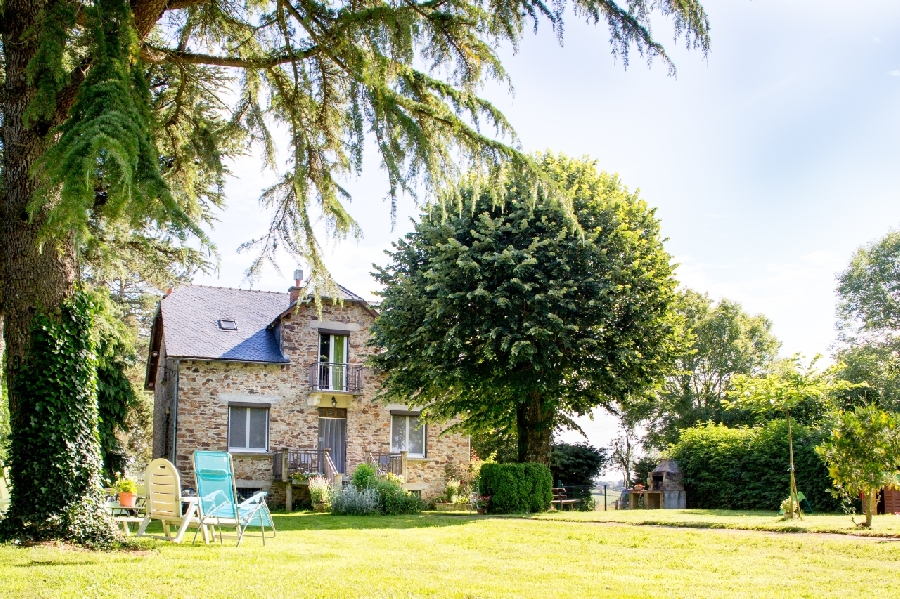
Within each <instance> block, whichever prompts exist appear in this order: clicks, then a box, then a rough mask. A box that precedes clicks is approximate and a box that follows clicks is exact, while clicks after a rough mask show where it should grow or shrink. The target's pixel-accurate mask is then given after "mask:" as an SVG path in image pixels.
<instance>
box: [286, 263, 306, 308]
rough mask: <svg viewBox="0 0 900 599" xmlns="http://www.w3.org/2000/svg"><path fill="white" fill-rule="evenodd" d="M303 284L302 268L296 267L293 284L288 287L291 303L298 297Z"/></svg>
mask: <svg viewBox="0 0 900 599" xmlns="http://www.w3.org/2000/svg"><path fill="white" fill-rule="evenodd" d="M302 285H303V269H302V268H298V269H297V270H295V271H294V285H293V286H292V287H290V288H289V289H288V291H289V292H290V294H291V303H292V304H293V303H294V302H296V301H297V300H298V299H300V290H301V289H302Z"/></svg>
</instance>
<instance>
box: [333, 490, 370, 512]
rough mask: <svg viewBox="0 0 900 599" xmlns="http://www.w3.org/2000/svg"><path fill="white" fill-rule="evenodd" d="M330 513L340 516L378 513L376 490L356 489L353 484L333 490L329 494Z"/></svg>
mask: <svg viewBox="0 0 900 599" xmlns="http://www.w3.org/2000/svg"><path fill="white" fill-rule="evenodd" d="M331 513H332V514H338V515H341V516H372V515H375V514H378V513H380V510H379V508H378V491H376V490H375V489H357V488H356V487H355V486H353V485H349V486H348V487H346V488H344V489H341V490H340V491H337V492H335V493H334V494H332V496H331Z"/></svg>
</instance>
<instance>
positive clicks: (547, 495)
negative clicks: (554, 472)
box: [480, 463, 553, 514]
mask: <svg viewBox="0 0 900 599" xmlns="http://www.w3.org/2000/svg"><path fill="white" fill-rule="evenodd" d="M480 492H481V494H482V495H489V496H490V497H491V500H490V502H489V503H488V506H487V511H488V512H489V513H492V514H518V513H523V512H532V513H533V512H545V511H547V510H549V509H550V502H551V501H552V500H553V477H552V476H551V475H550V469H549V468H548V467H547V466H545V465H543V464H534V463H525V464H484V465H482V466H481V474H480Z"/></svg>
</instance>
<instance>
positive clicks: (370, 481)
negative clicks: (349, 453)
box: [350, 464, 378, 489]
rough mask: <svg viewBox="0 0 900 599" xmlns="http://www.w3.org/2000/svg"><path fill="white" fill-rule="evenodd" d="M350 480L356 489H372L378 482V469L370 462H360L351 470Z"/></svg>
mask: <svg viewBox="0 0 900 599" xmlns="http://www.w3.org/2000/svg"><path fill="white" fill-rule="evenodd" d="M350 482H351V483H352V484H353V486H354V487H356V488H357V489H374V488H375V485H377V484H378V471H377V470H376V469H375V466H372V465H371V464H360V465H359V466H357V467H356V470H354V471H353V476H352V477H351V478H350Z"/></svg>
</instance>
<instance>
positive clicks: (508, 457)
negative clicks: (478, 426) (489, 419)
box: [471, 427, 519, 464]
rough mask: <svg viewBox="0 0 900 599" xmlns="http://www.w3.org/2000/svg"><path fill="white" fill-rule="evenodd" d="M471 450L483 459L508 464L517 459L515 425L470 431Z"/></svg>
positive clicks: (517, 448) (517, 441)
mask: <svg viewBox="0 0 900 599" xmlns="http://www.w3.org/2000/svg"><path fill="white" fill-rule="evenodd" d="M471 444H472V451H474V452H475V455H477V456H478V457H479V458H481V459H483V460H492V461H494V462H497V463H498V464H509V463H512V462H517V461H518V460H519V440H518V439H517V438H516V429H515V427H507V428H489V429H482V430H477V431H472V435H471Z"/></svg>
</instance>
